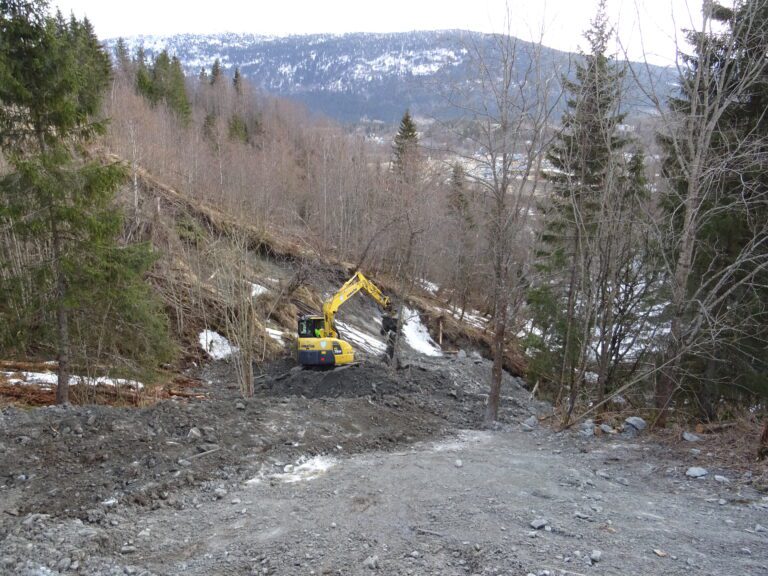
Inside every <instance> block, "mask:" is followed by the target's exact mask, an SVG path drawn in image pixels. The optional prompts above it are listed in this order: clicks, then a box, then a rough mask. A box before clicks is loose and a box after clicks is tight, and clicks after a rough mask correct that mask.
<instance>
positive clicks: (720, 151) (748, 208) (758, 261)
mask: <svg viewBox="0 0 768 576" xmlns="http://www.w3.org/2000/svg"><path fill="white" fill-rule="evenodd" d="M702 10H703V16H704V19H705V20H707V21H715V22H718V24H719V26H720V28H721V30H720V31H718V32H717V33H714V32H689V34H688V41H689V43H690V45H692V46H693V47H694V50H693V53H691V54H687V55H685V56H684V63H685V66H684V67H682V68H681V77H680V82H679V86H680V93H679V95H678V96H676V97H674V98H672V99H671V101H670V108H671V114H672V117H673V118H674V119H675V122H674V124H673V123H670V125H669V126H668V129H667V130H666V131H665V132H664V133H663V134H662V135H661V136H660V141H661V143H662V145H663V146H664V148H665V150H666V158H665V161H664V166H663V173H664V175H665V177H666V179H667V181H668V182H669V185H670V186H669V192H668V194H667V196H666V198H665V203H664V207H665V209H666V211H667V218H668V220H669V221H670V222H671V223H672V225H673V226H672V228H673V230H674V232H673V233H672V234H671V235H670V237H669V238H667V246H668V247H669V250H668V253H667V256H668V258H669V261H671V262H675V267H674V269H673V270H672V271H671V274H670V275H669V284H670V293H671V303H670V310H671V312H672V320H671V331H670V335H669V338H668V342H667V344H666V351H665V354H664V360H665V364H666V366H665V368H664V369H663V370H662V376H661V378H659V389H658V390H657V407H658V408H659V410H660V422H661V423H663V422H664V420H665V418H666V413H667V408H668V406H669V404H670V402H671V401H672V400H673V395H674V392H675V389H685V390H688V391H691V392H692V393H693V394H694V395H695V396H696V399H695V403H696V405H697V406H699V407H700V408H701V415H702V417H703V418H705V419H708V418H713V417H715V416H716V415H715V411H716V407H717V401H718V400H719V399H720V398H721V397H723V396H726V397H731V398H738V397H742V396H744V395H747V394H759V395H761V396H762V397H763V398H765V397H766V396H768V360H766V359H767V358H768V355H767V354H766V350H768V307H767V306H766V302H768V289H766V286H768V265H767V264H766V262H768V247H767V245H768V241H766V239H767V238H768V227H766V225H765V223H766V222H768V203H766V201H765V195H766V190H767V189H768V177H766V174H768V163H767V162H766V158H767V157H768V145H766V141H768V121H766V117H765V110H766V105H767V104H768V81H766V78H768V66H767V65H766V61H765V53H766V47H768V6H766V3H765V2H763V1H759V0H740V1H737V2H734V3H733V7H732V8H727V7H724V6H722V5H719V4H717V3H716V2H708V3H705V4H704V6H703V8H702Z"/></svg>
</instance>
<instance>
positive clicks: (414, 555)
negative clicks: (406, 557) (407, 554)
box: [411, 550, 421, 558]
mask: <svg viewBox="0 0 768 576" xmlns="http://www.w3.org/2000/svg"><path fill="white" fill-rule="evenodd" d="M420 557H421V552H419V551H418V550H414V551H413V552H411V558H420Z"/></svg>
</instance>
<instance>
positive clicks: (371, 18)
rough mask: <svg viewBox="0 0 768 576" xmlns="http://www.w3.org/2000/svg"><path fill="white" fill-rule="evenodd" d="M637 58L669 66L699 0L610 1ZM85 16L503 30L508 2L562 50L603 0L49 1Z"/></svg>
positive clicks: (124, 23)
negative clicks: (599, 0) (679, 39)
mask: <svg viewBox="0 0 768 576" xmlns="http://www.w3.org/2000/svg"><path fill="white" fill-rule="evenodd" d="M607 2H608V11H609V14H610V16H611V19H612V22H613V24H614V26H615V28H616V30H617V31H618V35H619V37H620V41H621V43H622V45H623V46H625V47H626V48H627V50H628V51H629V54H630V57H632V58H633V59H640V58H642V56H643V54H644V53H645V54H647V55H648V59H649V60H650V61H653V62H656V63H664V64H669V63H672V62H673V60H674V57H675V38H676V37H677V38H680V36H681V35H680V32H679V30H680V29H681V28H691V27H692V26H695V25H696V24H694V23H698V22H699V20H700V17H699V13H700V6H701V2H700V0H690V2H688V1H686V0H607ZM50 3H51V5H52V6H58V7H59V8H61V10H62V11H63V12H64V13H65V14H69V12H74V13H75V15H76V16H78V17H82V16H84V15H87V16H88V18H89V19H90V20H91V22H92V23H93V25H94V26H95V28H96V33H97V34H98V35H99V37H100V38H104V39H106V38H114V37H118V36H135V35H139V34H177V33H182V32H194V33H212V32H227V31H229V32H249V33H254V34H265V35H276V36H284V35H289V34H310V33H343V32H403V31H410V30H440V29H449V28H461V29H469V30H475V31H480V32H503V31H504V30H505V21H506V18H505V15H506V14H507V8H509V14H510V15H511V19H510V22H509V27H510V30H511V33H512V34H513V35H515V36H518V37H521V38H524V39H532V38H538V36H539V31H540V30H543V33H544V36H543V40H544V44H546V45H548V46H552V47H555V48H560V49H563V50H571V51H573V50H576V49H578V48H579V47H582V48H583V47H584V45H585V43H584V39H583V36H582V33H583V31H584V30H585V29H586V28H587V27H588V26H589V22H590V20H591V19H592V18H593V16H594V14H595V10H596V6H597V0H469V1H468V0H377V1H370V0H266V1H264V0H262V1H258V0H251V1H248V0H216V1H213V2H212V1H210V0H208V1H206V2H200V1H197V0H130V1H124V0H121V1H120V2H115V1H109V0H50Z"/></svg>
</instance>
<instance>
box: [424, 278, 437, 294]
mask: <svg viewBox="0 0 768 576" xmlns="http://www.w3.org/2000/svg"><path fill="white" fill-rule="evenodd" d="M419 284H421V287H422V288H424V290H426V291H427V292H429V293H430V294H437V291H438V290H440V286H438V285H437V284H435V283H434V282H430V281H429V280H427V279H426V278H422V279H421V280H419Z"/></svg>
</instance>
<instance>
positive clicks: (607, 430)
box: [600, 424, 616, 434]
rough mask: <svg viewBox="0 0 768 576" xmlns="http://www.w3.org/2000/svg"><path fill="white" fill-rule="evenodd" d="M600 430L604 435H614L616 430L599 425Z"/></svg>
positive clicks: (605, 425) (606, 425)
mask: <svg viewBox="0 0 768 576" xmlns="http://www.w3.org/2000/svg"><path fill="white" fill-rule="evenodd" d="M600 430H602V431H603V432H604V433H606V434H616V430H614V429H613V428H611V427H610V426H608V424H600Z"/></svg>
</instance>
